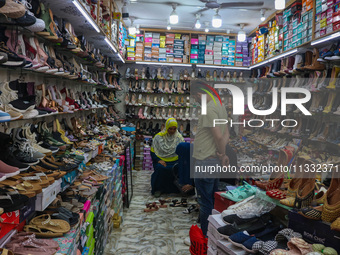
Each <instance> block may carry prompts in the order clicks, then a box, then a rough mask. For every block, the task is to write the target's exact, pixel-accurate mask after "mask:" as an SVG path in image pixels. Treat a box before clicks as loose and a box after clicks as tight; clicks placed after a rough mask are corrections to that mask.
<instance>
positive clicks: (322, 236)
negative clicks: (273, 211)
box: [288, 211, 340, 252]
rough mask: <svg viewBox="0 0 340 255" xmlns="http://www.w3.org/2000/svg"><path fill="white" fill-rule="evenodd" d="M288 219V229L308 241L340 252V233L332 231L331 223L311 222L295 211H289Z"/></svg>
mask: <svg viewBox="0 0 340 255" xmlns="http://www.w3.org/2000/svg"><path fill="white" fill-rule="evenodd" d="M288 218H289V221H288V227H289V228H291V229H293V230H294V231H296V232H299V233H300V234H302V237H303V239H305V240H306V241H310V242H312V243H321V244H323V245H325V246H326V247H332V248H334V249H335V250H337V252H340V242H339V239H340V232H338V231H333V230H331V228H330V223H327V222H322V221H315V220H310V219H307V218H305V217H303V216H302V215H300V214H298V213H296V212H294V211H289V214H288Z"/></svg>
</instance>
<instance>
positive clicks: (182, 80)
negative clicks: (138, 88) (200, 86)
mask: <svg viewBox="0 0 340 255" xmlns="http://www.w3.org/2000/svg"><path fill="white" fill-rule="evenodd" d="M123 80H126V81H155V82H159V81H168V82H173V81H174V82H178V81H181V82H190V81H191V80H184V79H142V78H138V79H136V78H123Z"/></svg>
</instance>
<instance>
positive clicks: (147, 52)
mask: <svg viewBox="0 0 340 255" xmlns="http://www.w3.org/2000/svg"><path fill="white" fill-rule="evenodd" d="M144 44H145V45H144V61H152V55H151V53H152V33H145V43H144Z"/></svg>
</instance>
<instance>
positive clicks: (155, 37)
mask: <svg viewBox="0 0 340 255" xmlns="http://www.w3.org/2000/svg"><path fill="white" fill-rule="evenodd" d="M159 46H160V34H159V33H153V34H152V44H151V61H153V62H158V61H159Z"/></svg>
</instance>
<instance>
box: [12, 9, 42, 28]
mask: <svg viewBox="0 0 340 255" xmlns="http://www.w3.org/2000/svg"><path fill="white" fill-rule="evenodd" d="M35 22H37V19H36V18H35V17H34V16H32V15H29V14H28V13H27V12H26V13H25V15H24V16H22V17H20V18H18V19H16V24H17V25H19V26H23V27H26V26H31V25H33V24H35Z"/></svg>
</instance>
